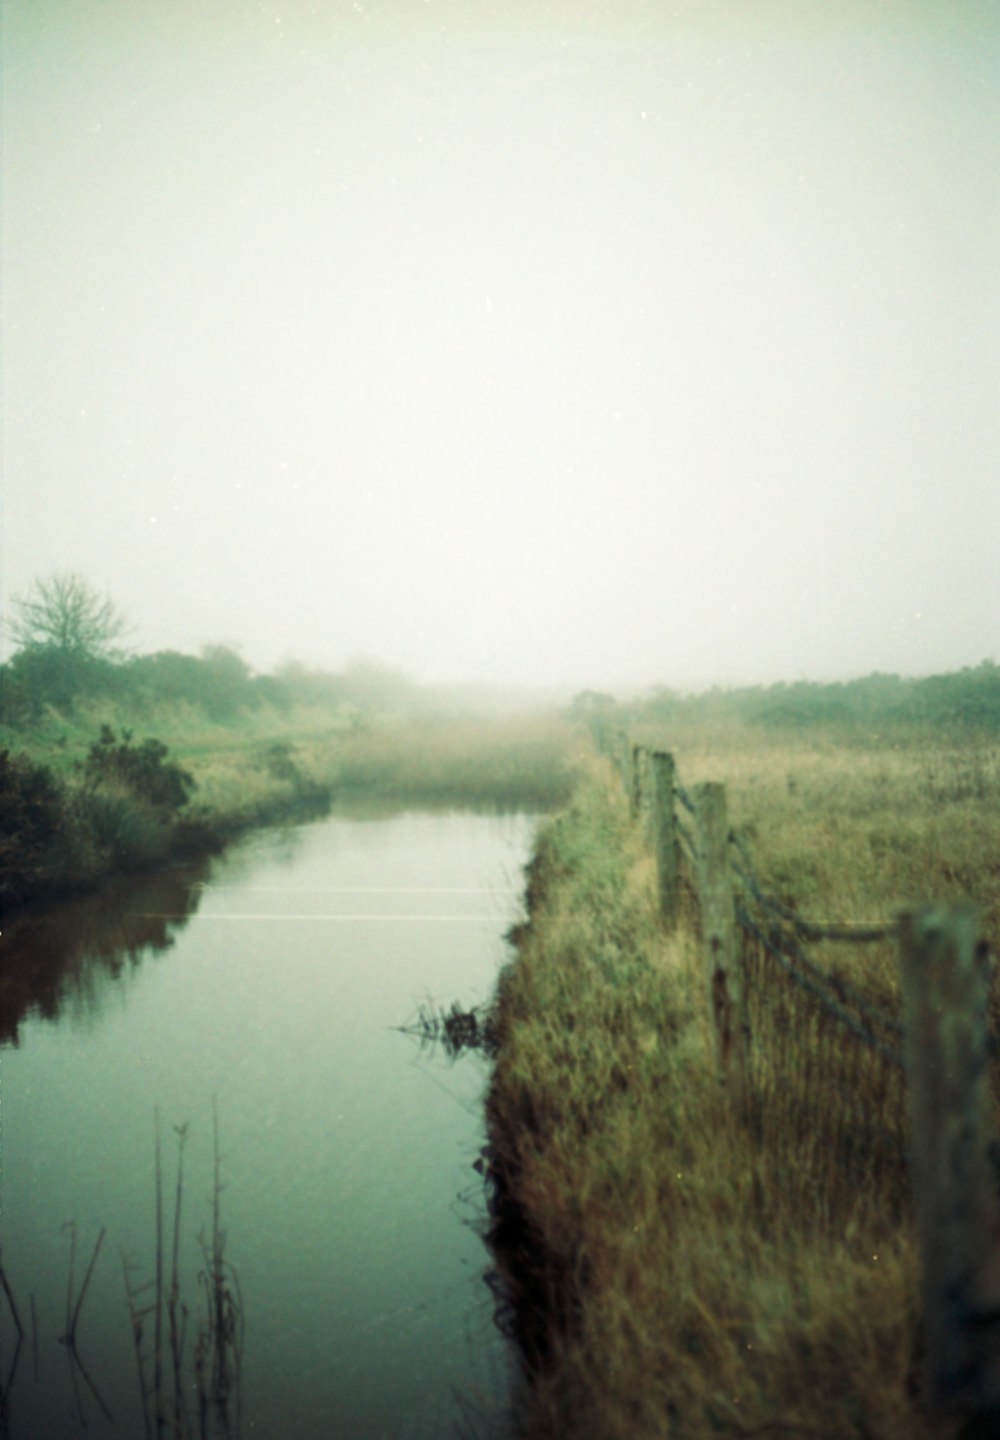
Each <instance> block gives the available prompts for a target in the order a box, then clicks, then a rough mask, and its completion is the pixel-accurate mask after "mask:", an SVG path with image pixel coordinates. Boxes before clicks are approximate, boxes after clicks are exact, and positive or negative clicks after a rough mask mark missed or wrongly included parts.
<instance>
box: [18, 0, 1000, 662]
mask: <svg viewBox="0 0 1000 1440" xmlns="http://www.w3.org/2000/svg"><path fill="white" fill-rule="evenodd" d="M3 23H4V46H5V62H4V63H5V96H4V107H5V117H4V118H5V140H4V171H5V179H4V235H3V239H4V251H5V261H4V281H5V291H6V320H5V334H4V349H5V355H4V359H5V365H4V413H5V418H4V438H3V449H4V456H3V458H4V472H5V479H4V483H3V499H4V520H3V562H4V575H3V593H4V601H5V604H9V601H10V597H11V596H12V595H16V594H18V593H23V592H25V591H26V590H27V589H28V587H29V586H30V585H31V582H32V581H33V580H34V579H35V578H36V577H38V576H42V575H46V574H48V573H51V572H53V571H56V570H76V571H80V572H81V573H82V574H84V575H85V576H87V577H88V578H89V579H90V580H91V581H93V583H94V584H95V585H96V586H97V587H99V588H100V589H103V590H107V591H108V592H109V593H110V594H111V595H112V597H113V598H114V599H115V600H116V601H117V603H118V604H119V606H120V608H121V609H122V610H123V611H124V612H125V613H126V615H127V617H128V618H129V620H130V621H131V622H132V624H133V626H134V635H133V641H134V643H135V645H136V646H137V647H138V648H139V649H143V650H145V649H159V648H175V649H182V650H196V649H197V648H198V647H199V646H200V645H202V644H203V643H206V642H215V641H223V642H234V643H236V644H238V645H239V646H240V647H241V648H242V652H243V654H244V655H245V657H246V658H247V659H248V660H249V661H250V662H251V663H252V664H254V665H255V666H257V667H259V668H262V669H269V668H270V667H271V666H272V665H274V664H275V663H277V662H279V661H281V660H282V659H283V658H287V657H289V656H291V655H296V656H298V657H300V658H301V659H303V660H305V661H306V662H307V663H310V664H316V665H322V666H327V667H331V668H337V667H339V666H340V665H342V664H343V663H345V662H346V661H347V660H349V659H351V658H353V657H358V656H361V655H365V656H370V657H374V658H378V659H380V660H382V661H383V662H385V663H387V664H391V665H394V666H398V667H401V668H403V669H404V670H406V671H407V672H408V673H410V674H411V675H413V676H414V677H415V678H418V679H422V680H463V679H467V680H495V681H500V682H509V681H512V682H525V683H529V684H549V683H552V684H560V685H561V684H567V685H572V686H584V685H593V686H614V685H621V684H637V685H644V684H656V683H662V684H666V685H676V686H679V687H688V686H700V685H703V684H707V683H713V682H720V683H736V682H743V681H756V680H760V681H771V680H775V679H795V678H801V677H808V678H818V679H824V678H831V677H845V676H850V675H857V674H864V673H867V672H869V671H871V670H890V671H899V672H901V673H904V674H922V673H929V672H933V671H940V670H945V669H956V668H959V667H961V666H964V665H969V664H975V663H977V662H978V661H980V660H982V659H984V658H987V657H992V658H994V659H997V660H1000V465H998V461H1000V404H998V401H1000V81H998V76H1000V5H997V4H996V0H948V3H942V0H859V3H853V0H356V3H352V0H311V3H310V0H286V3H282V0H275V3H258V0H4V5H3Z"/></svg>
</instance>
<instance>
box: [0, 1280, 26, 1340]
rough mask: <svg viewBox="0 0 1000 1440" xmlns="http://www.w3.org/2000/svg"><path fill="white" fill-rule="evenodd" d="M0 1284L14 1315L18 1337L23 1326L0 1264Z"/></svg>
mask: <svg viewBox="0 0 1000 1440" xmlns="http://www.w3.org/2000/svg"><path fill="white" fill-rule="evenodd" d="M0 1285H2V1286H3V1293H4V1294H5V1295H6V1296H7V1304H8V1305H9V1306H10V1313H11V1315H12V1316H13V1317H14V1324H15V1326H16V1327H17V1333H18V1338H20V1337H21V1336H22V1335H23V1334H24V1328H23V1326H22V1325H21V1317H20V1315H18V1313H17V1303H16V1301H15V1299H14V1292H13V1290H11V1288H10V1281H9V1280H8V1279H7V1272H6V1271H5V1270H4V1268H3V1266H2V1265H0Z"/></svg>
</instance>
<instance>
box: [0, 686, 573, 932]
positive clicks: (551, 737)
mask: <svg viewBox="0 0 1000 1440" xmlns="http://www.w3.org/2000/svg"><path fill="white" fill-rule="evenodd" d="M102 734H103V735H105V736H110V737H111V740H110V741H108V742H107V743H106V744H103V745H102V741H101V736H102ZM0 740H2V744H0V752H2V759H0V792H2V793H0V799H2V802H3V819H2V821H0V898H2V899H3V900H4V902H5V903H6V904H7V905H8V906H9V905H11V904H15V905H16V904H18V903H23V902H25V901H27V900H31V899H37V898H44V897H47V896H54V895H59V894H65V893H72V892H77V891H81V890H85V889H88V888H92V887H93V886H94V885H95V884H97V883H99V882H100V881H101V880H103V879H104V878H107V877H108V876H110V875H113V874H116V873H123V872H128V871H138V870H144V869H149V868H151V867H154V866H156V865H160V864H163V863H166V862H168V861H171V860H176V859H180V858H184V859H186V858H190V857H193V856H195V855H199V854H204V853H211V852H212V851H215V850H218V849H220V848H221V847H222V846H223V845H225V844H226V843H227V842H228V841H230V840H232V839H233V838H234V837H235V836H237V835H239V834H241V833H242V832H244V831H246V830H248V829H251V828H254V827H256V826H261V825H268V824H274V823H279V822H283V821H289V820H297V819H303V818H307V817H309V816H314V815H317V814H321V813H324V812H325V811H326V810H327V809H328V808H329V806H330V805H331V803H333V802H334V801H335V800H336V799H337V797H338V796H348V795H351V796H356V795H358V794H359V793H363V794H364V795H366V796H370V797H380V798H389V799H393V800H396V801H399V802H400V803H403V802H406V803H413V804H442V803H447V804H453V805H480V806H481V805H489V806H495V807H497V808H508V809H509V808H518V807H521V808H525V807H527V808H533V809H548V808H552V807H554V806H556V805H558V804H561V803H562V802H563V801H564V800H565V799H566V797H567V795H568V793H569V791H570V788H571V785H572V779H573V775H574V772H575V767H576V765H577V763H578V752H579V749H580V745H579V741H578V739H576V738H575V737H574V735H573V733H572V732H571V731H570V730H569V729H568V728H567V727H566V726H564V725H563V724H562V723H561V722H559V721H558V720H555V719H548V718H545V717H530V718H523V719H515V718H510V719H504V720H482V719H476V718H473V717H468V716H464V717H456V716H437V717H434V716H420V717H409V718H404V717H401V716H396V717H392V716H386V717H383V718H381V719H378V720H373V721H371V722H369V723H367V724H365V725H364V726H363V727H359V726H358V725H357V724H347V723H344V722H343V721H342V720H339V719H338V717H337V716H335V715H331V713H330V712H329V711H327V710H324V709H322V708H315V709H310V708H300V709H297V710H288V709H283V710H272V709H270V708H269V707H267V706H258V707H257V708H256V709H255V710H254V711H253V712H251V713H250V714H244V715H241V716H240V717H238V718H234V719H231V720H230V721H229V722H227V723H224V722H219V721H212V720H211V719H210V718H209V717H207V716H206V715H205V714H204V713H203V712H202V711H200V710H198V709H197V708H196V707H191V706H188V705H184V704H173V705H164V706H163V707H161V709H160V710H159V712H158V713H157V714H156V715H155V716H154V715H149V714H143V715H141V716H136V715H134V714H132V713H131V712H130V711H129V709H128V708H127V707H122V706H119V707H116V708H114V709H109V708H108V707H107V706H102V705H94V704H87V705H79V706H77V707H74V709H73V710H71V711H69V712H66V713H64V712H60V711H56V710H53V709H51V708H50V709H49V710H47V711H46V713H45V715H44V716H43V717H42V718H41V720H40V721H39V722H38V723H37V724H35V725H34V726H33V727H32V728H31V730H30V732H29V731H25V730H23V729H22V730H17V731H14V730H10V731H8V732H7V733H5V734H4V735H3V736H2V737H0ZM95 751H96V759H95Z"/></svg>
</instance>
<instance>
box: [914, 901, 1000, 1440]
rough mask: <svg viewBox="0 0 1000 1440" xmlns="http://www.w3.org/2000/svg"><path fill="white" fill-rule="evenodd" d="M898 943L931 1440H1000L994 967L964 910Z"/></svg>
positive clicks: (937, 917) (948, 910)
mask: <svg viewBox="0 0 1000 1440" xmlns="http://www.w3.org/2000/svg"><path fill="white" fill-rule="evenodd" d="M899 934H900V959H901V965H902V989H903V1020H904V1026H905V1037H904V1042H903V1050H904V1058H905V1061H906V1079H907V1096H908V1110H909V1141H910V1165H911V1170H912V1174H913V1180H914V1188H915V1196H916V1211H917V1225H918V1230H919V1238H920V1246H921V1250H922V1259H923V1308H924V1340H925V1347H926V1357H925V1386H926V1400H927V1407H928V1411H929V1413H930V1416H931V1418H932V1420H933V1421H934V1422H935V1423H936V1424H937V1425H938V1426H939V1427H940V1428H939V1431H938V1433H940V1434H942V1435H947V1436H956V1437H958V1436H960V1437H963V1440H973V1437H981V1440H985V1437H986V1436H993V1435H1000V1207H998V1203H997V1174H996V1169H995V1162H994V1160H993V1155H992V1153H991V1150H992V1147H993V1146H994V1145H995V1121H994V1111H993V1097H992V1085H991V1064H990V1051H989V1036H988V1030H987V1007H988V1002H989V990H990V983H991V979H992V974H991V964H990V960H989V957H988V955H987V952H986V947H985V946H983V945H981V944H980V943H979V932H978V924H977V917H976V912H975V910H974V909H973V908H972V907H971V906H969V905H959V906H923V907H921V908H920V909H917V910H914V911H911V912H908V913H906V914H904V915H903V916H902V917H901V919H900V931H899Z"/></svg>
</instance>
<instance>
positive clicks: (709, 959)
mask: <svg viewBox="0 0 1000 1440" xmlns="http://www.w3.org/2000/svg"><path fill="white" fill-rule="evenodd" d="M693 798H694V807H695V816H696V819H697V825H698V849H699V851H700V861H699V873H698V900H699V905H700V908H701V934H702V950H703V955H704V960H705V971H706V978H707V981H708V999H709V1006H710V1010H711V1015H712V1020H713V1026H714V1031H715V1044H716V1058H717V1060H718V1064H719V1070H720V1072H721V1074H722V1077H723V1079H724V1081H725V1084H726V1088H727V1089H728V1090H729V1093H730V1096H731V1097H732V1101H733V1105H734V1107H735V1108H736V1110H737V1111H738V1112H740V1113H742V1111H743V1107H744V1103H745V1098H746V1043H747V1025H746V1013H745V1010H746V1006H745V995H744V986H743V976H742V975H741V973H740V970H739V966H738V962H737V951H736V905H735V899H734V895H733V872H732V869H731V867H730V864H729V821H728V819H727V814H726V789H725V786H724V785H718V784H715V783H714V782H709V783H706V784H703V785H698V786H696V787H695V791H694V797H693Z"/></svg>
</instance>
